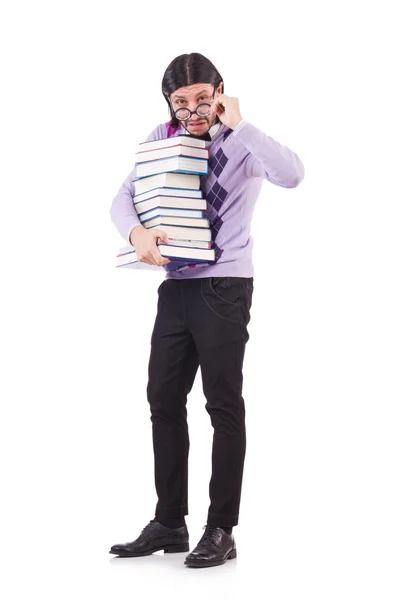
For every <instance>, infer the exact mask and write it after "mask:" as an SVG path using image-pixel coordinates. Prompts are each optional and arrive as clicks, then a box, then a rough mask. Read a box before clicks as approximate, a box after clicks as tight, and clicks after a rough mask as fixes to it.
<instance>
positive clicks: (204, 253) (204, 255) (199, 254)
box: [116, 244, 215, 269]
mask: <svg viewBox="0 0 397 600" xmlns="http://www.w3.org/2000/svg"><path fill="white" fill-rule="evenodd" d="M158 249H159V252H160V254H161V256H166V257H167V258H170V259H172V258H177V259H180V260H182V261H186V262H199V261H205V262H213V261H214V260H215V250H213V249H212V248H211V249H206V250H204V249H200V248H185V247H181V246H170V245H168V244H159V245H158ZM116 259H117V264H116V266H117V267H122V266H127V265H129V264H134V263H138V262H142V261H138V258H137V255H136V252H135V250H134V251H133V252H129V253H128V254H119V255H118V256H117V257H116ZM142 264H144V265H145V267H148V266H153V267H155V268H156V269H158V268H159V266H158V265H148V264H147V263H142ZM160 268H163V267H160Z"/></svg>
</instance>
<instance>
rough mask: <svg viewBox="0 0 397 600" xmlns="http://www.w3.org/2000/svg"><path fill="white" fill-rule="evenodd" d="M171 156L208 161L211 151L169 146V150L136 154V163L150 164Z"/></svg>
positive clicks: (180, 145) (163, 149) (191, 147)
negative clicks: (149, 162)
mask: <svg viewBox="0 0 397 600" xmlns="http://www.w3.org/2000/svg"><path fill="white" fill-rule="evenodd" d="M170 156H189V157H193V158H204V159H208V158H209V151H208V150H206V149H205V148H194V147H193V146H185V145H183V144H178V145H177V146H169V147H167V148H159V149H157V150H149V151H145V152H137V153H136V154H135V162H136V163H142V162H148V161H149V160H158V159H160V158H168V157H170Z"/></svg>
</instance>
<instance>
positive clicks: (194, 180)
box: [134, 173, 200, 196]
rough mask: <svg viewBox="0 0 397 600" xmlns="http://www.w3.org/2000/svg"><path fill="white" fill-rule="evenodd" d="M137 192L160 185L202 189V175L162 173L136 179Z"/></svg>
mask: <svg viewBox="0 0 397 600" xmlns="http://www.w3.org/2000/svg"><path fill="white" fill-rule="evenodd" d="M134 185H135V194H134V196H136V195H137V194H141V193H142V192H148V191H149V190H153V189H155V188H158V187H172V188H182V189H190V190H198V189H200V175H186V174H183V173H182V174H181V173H160V174H159V175H151V176H150V177H144V178H143V179H135V180H134Z"/></svg>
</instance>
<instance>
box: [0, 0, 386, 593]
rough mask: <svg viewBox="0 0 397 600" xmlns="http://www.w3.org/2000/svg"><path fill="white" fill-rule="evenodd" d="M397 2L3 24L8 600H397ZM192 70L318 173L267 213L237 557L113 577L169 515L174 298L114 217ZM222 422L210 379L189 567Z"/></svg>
mask: <svg viewBox="0 0 397 600" xmlns="http://www.w3.org/2000/svg"><path fill="white" fill-rule="evenodd" d="M392 4H393V3H392V2H384V1H383V2H382V1H378V2H376V3H375V2H365V1H361V2H351V1H350V2H346V1H345V2H340V1H339V2H332V3H325V2H314V1H313V2H305V1H302V2H285V1H278V2H269V3H267V2H264V3H259V2H258V3H256V2H251V1H245V2H243V3H239V4H235V3H230V2H219V3H207V5H202V3H196V2H180V3H169V2H162V3H160V2H159V3H153V2H143V3H139V2H132V1H128V2H127V1H125V2H122V1H116V0H113V1H112V2H102V1H99V0H98V1H96V2H92V1H87V0H80V1H78V2H77V1H71V0H69V1H68V2H57V1H51V2H50V1H48V2H43V1H40V0H37V1H36V2H27V1H25V2H17V1H13V2H11V1H9V2H3V3H2V9H1V14H0V22H1V25H0V28H1V29H0V44H1V56H2V66H1V80H2V84H3V85H2V88H3V89H2V93H1V100H0V102H1V105H2V106H1V172H2V176H1V221H0V228H1V230H0V243H1V253H0V256H1V282H2V293H1V353H2V361H1V365H2V374H1V462H2V470H1V484H2V492H1V505H2V506H1V563H0V567H1V571H2V576H1V584H0V585H1V586H4V587H5V588H8V589H7V590H5V593H2V596H3V597H4V598H7V599H8V600H11V599H13V598H18V599H19V598H28V597H34V598H36V597H37V598H41V599H47V598H51V599H53V598H56V599H57V600H61V599H64V598H65V599H66V598H67V599H68V600H69V599H72V598H73V599H76V600H77V599H87V598H95V599H101V598H106V599H112V600H114V599H115V598H137V597H145V598H155V597H159V598H160V597H161V598H166V599H168V598H169V599H171V598H172V599H174V598H192V599H196V598H202V597H204V596H208V597H215V595H216V597H219V598H241V597H248V596H249V597H252V598H257V597H259V598H269V599H271V600H278V599H288V600H291V599H293V598H305V600H309V599H316V600H317V599H319V598H321V599H322V600H326V599H332V600H334V599H335V598H339V599H349V600H351V599H352V598H360V599H362V598H368V599H370V598H371V599H372V598H374V599H375V598H382V599H383V600H388V599H392V598H393V599H395V598H396V593H397V584H396V577H395V575H396V571H395V570H396V559H397V556H396V537H397V521H396V506H397V493H396V455H397V449H396V400H397V393H396V392H397V384H396V358H397V350H396V339H397V338H396V335H397V320H396V306H397V287H396V258H397V247H396V245H397V244H396V226H397V223H396V215H397V210H396V199H397V198H396V151H395V148H396V142H395V140H396V132H397V131H396V130H397V127H396V116H395V115H396V105H397V99H396V94H395V93H394V92H393V89H392V87H393V83H394V81H393V80H395V61H393V60H392V54H393V53H395V51H396V47H395V46H396V44H395V41H393V38H394V40H395V22H393V20H392V18H391V8H392ZM205 7H206V10H202V9H203V8H205ZM178 11H180V13H181V16H179V14H178ZM393 46H394V47H393ZM187 52H201V53H202V54H204V55H205V56H207V57H208V58H209V59H210V60H211V61H212V62H213V63H214V64H215V65H216V67H217V68H218V70H219V71H220V73H221V75H222V76H223V79H224V82H225V93H226V94H228V95H231V96H236V97H238V98H239V100H240V107H241V112H242V115H243V117H244V118H246V119H247V120H249V121H250V122H252V123H253V124H254V125H255V126H257V127H259V128H260V129H261V130H262V131H264V132H265V133H266V134H268V135H270V136H272V137H273V138H274V139H276V140H277V141H279V142H280V143H283V144H286V145H287V146H288V147H290V148H291V149H292V150H294V151H295V152H296V153H297V154H298V156H299V157H300V158H301V159H302V161H303V164H304V166H305V170H306V175H305V179H304V181H303V182H302V183H301V184H300V185H299V186H298V188H296V189H283V188H281V187H277V186H275V185H272V184H270V183H268V182H266V181H265V182H264V184H263V188H262V193H261V196H260V198H259V200H258V203H257V207H256V210H255V214H254V218H253V222H252V236H253V238H254V244H255V247H254V263H255V292H254V298H253V306H252V312H251V323H250V325H249V331H250V336H251V337H250V341H249V343H248V345H247V351H246V360H245V369H244V398H245V402H246V411H247V435H248V443H247V456H246V463H245V464H246V467H245V474H244V483H243V494H242V501H241V512H240V523H239V525H238V527H236V528H235V530H234V533H235V536H236V541H237V551H238V558H237V560H233V561H228V563H227V564H226V565H224V566H222V567H218V568H214V569H202V570H193V569H187V568H186V567H184V566H183V558H184V555H178V554H177V555H171V556H169V555H163V554H162V553H160V554H158V555H154V556H152V557H146V558H142V559H125V560H121V559H117V558H114V557H111V555H109V554H108V550H109V547H110V546H111V545H112V544H115V543H119V542H126V541H131V540H132V539H135V538H136V537H137V535H138V534H139V533H140V531H141V529H142V528H143V526H144V525H146V523H147V522H148V521H149V520H150V519H151V518H153V510H154V505H155V500H156V498H155V494H154V483H153V458H152V446H151V424H150V420H149V408H148V404H147V401H146V383H147V380H146V376H147V362H148V357H149V350H150V335H151V331H152V325H153V321H154V318H155V313H156V306H157V288H158V285H159V284H160V282H161V281H162V279H163V275H162V273H151V272H134V271H129V270H119V269H116V268H115V253H116V250H117V249H118V248H119V246H120V245H124V243H125V242H124V240H122V239H121V238H120V236H119V234H118V232H117V230H116V229H115V227H114V225H113V224H112V222H111V220H110V215H109V208H110V204H111V201H112V199H113V197H114V196H115V195H116V193H117V191H118V189H119V188H120V186H121V184H122V182H123V181H124V179H125V178H126V176H127V175H128V173H129V172H130V170H131V169H132V166H133V162H134V153H135V150H136V144H137V143H138V142H141V141H143V140H144V139H145V138H146V136H147V135H148V133H149V132H150V131H152V129H153V128H154V127H155V126H156V125H157V124H158V123H162V122H165V121H166V120H168V110H167V106H166V103H165V100H164V98H163V96H162V94H161V79H162V76H163V73H164V71H165V69H166V67H167V66H168V64H169V63H170V62H171V60H172V59H173V58H174V57H175V56H178V55H179V54H184V53H187ZM204 402H205V399H204V397H203V394H202V389H201V377H200V372H199V373H198V376H197V379H196V382H195V386H194V389H193V391H192V393H191V395H190V397H189V403H188V411H189V424H190V435H191V454H190V465H189V468H190V487H189V500H190V513H189V516H188V517H187V523H188V527H189V531H190V537H191V548H192V547H194V545H195V544H196V543H197V541H198V539H199V537H200V536H201V534H202V529H201V527H202V526H203V525H204V524H205V519H206V514H207V509H208V502H209V499H208V481H209V476H210V471H209V468H210V452H211V440H212V429H211V425H210V420H209V417H208V415H207V413H206V412H205V410H204ZM252 585H254V586H256V588H257V589H256V591H254V590H252ZM249 588H251V590H250V591H248V589H249Z"/></svg>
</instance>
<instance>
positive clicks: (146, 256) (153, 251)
mask: <svg viewBox="0 0 397 600" xmlns="http://www.w3.org/2000/svg"><path fill="white" fill-rule="evenodd" d="M157 238H160V240H161V241H162V242H164V243H165V244H166V243H167V242H168V235H167V234H166V233H165V231H160V229H156V228H153V229H146V227H144V226H143V225H138V226H137V227H134V229H133V230H132V231H131V233H130V242H131V244H132V245H133V246H134V248H135V251H136V256H137V259H138V261H139V262H144V263H147V264H148V265H158V266H160V267H162V266H163V265H166V264H168V263H169V262H170V260H169V258H166V257H165V256H162V255H161V254H160V252H159V250H158V248H157Z"/></svg>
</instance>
